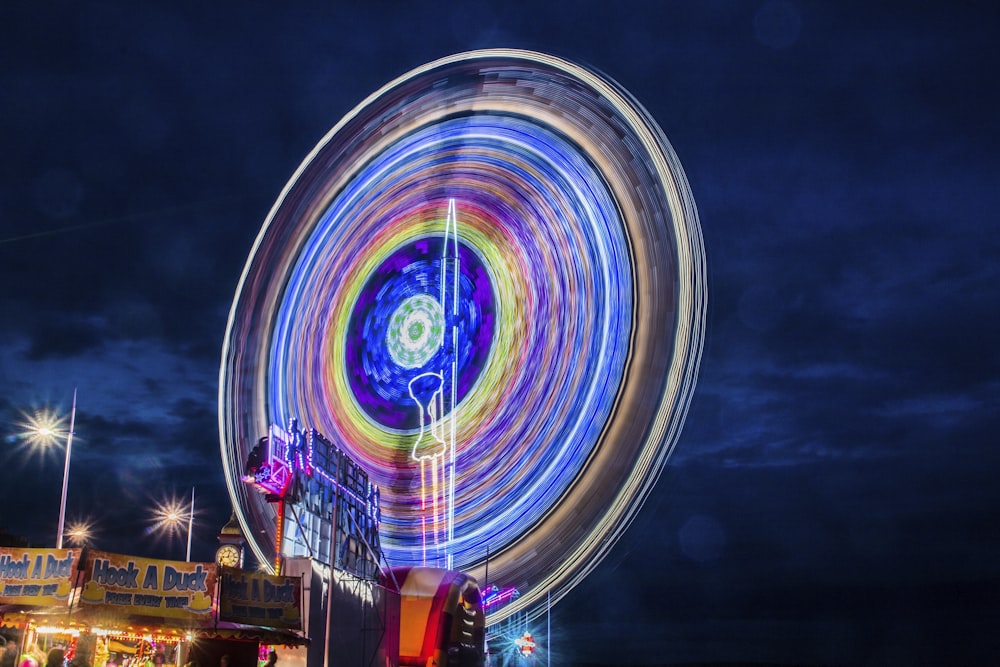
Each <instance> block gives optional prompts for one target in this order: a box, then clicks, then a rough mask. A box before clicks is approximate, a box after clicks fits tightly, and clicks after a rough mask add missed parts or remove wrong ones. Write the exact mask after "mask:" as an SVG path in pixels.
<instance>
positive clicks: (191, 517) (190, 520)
mask: <svg viewBox="0 0 1000 667" xmlns="http://www.w3.org/2000/svg"><path fill="white" fill-rule="evenodd" d="M192 525H194V487H193V486H192V487H191V511H190V512H188V548H187V558H186V560H187V562H188V563H190V562H191V526H192Z"/></svg>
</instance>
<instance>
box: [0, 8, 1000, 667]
mask: <svg viewBox="0 0 1000 667" xmlns="http://www.w3.org/2000/svg"><path fill="white" fill-rule="evenodd" d="M247 4H248V3H229V2H223V3H206V5H207V6H201V3H169V4H161V5H159V6H148V7H142V8H138V7H137V6H136V3H124V2H123V3H118V4H115V3H108V4H97V3H79V4H72V3H65V4H58V3H57V4H55V5H53V4H52V3H31V2H8V3H4V4H3V6H2V7H0V102H2V103H0V170H2V171H0V262H2V267H3V268H2V269H0V276H2V285H3V288H2V289H0V313H3V316H2V317H0V425H2V427H3V429H4V430H3V436H4V438H3V439H2V440H0V443H2V449H0V465H2V468H3V470H4V471H5V475H4V482H3V484H2V486H0V503H2V507H3V509H2V511H0V529H6V530H7V531H9V532H13V533H17V534H22V535H27V536H29V537H31V538H32V539H34V540H36V541H38V542H39V543H42V544H47V543H49V542H51V541H53V540H54V532H55V524H56V520H57V517H58V503H59V489H60V483H61V474H62V467H61V465H62V464H61V459H59V458H58V455H57V456H56V457H55V458H50V459H49V460H48V461H47V462H43V461H42V460H40V459H39V458H37V457H28V456H26V455H25V453H24V451H23V449H20V448H18V447H17V446H16V444H17V441H16V439H15V438H13V437H11V436H12V434H13V433H15V432H16V431H17V425H16V424H17V422H18V421H19V420H20V412H21V411H24V410H30V409H32V408H34V407H38V406H41V405H43V404H49V405H52V406H54V407H58V408H61V409H62V410H64V411H68V409H69V403H70V400H71V397H72V392H73V388H74V387H79V392H80V398H79V407H78V415H77V428H76V431H77V434H78V437H77V440H76V441H75V442H74V452H73V468H72V473H71V478H70V494H69V496H70V511H69V516H70V517H71V518H73V517H77V516H79V517H83V516H88V517H93V518H96V519H98V520H99V521H100V522H101V526H102V530H101V533H100V535H99V537H98V545H99V546H101V547H102V548H107V549H110V550H118V551H122V552H126V553H134V554H138V555H143V554H159V555H164V552H166V554H167V555H173V556H174V557H180V556H182V554H183V545H182V540H180V539H175V540H174V541H173V543H170V544H168V543H166V542H164V541H163V540H160V541H157V540H155V539H154V536H151V535H147V534H146V533H145V530H144V529H145V527H146V526H147V525H148V524H149V520H148V514H149V511H150V509H151V507H152V504H153V503H154V502H156V501H158V500H162V499H163V498H164V497H166V496H169V495H171V494H175V495H177V496H183V495H184V494H186V493H189V492H190V487H191V486H192V485H194V486H196V487H197V488H198V495H199V508H200V509H199V520H198V523H197V524H196V529H195V543H194V557H195V558H196V559H209V558H211V556H212V551H213V548H214V544H215V534H216V532H217V530H218V528H219V527H221V525H222V524H223V523H225V521H226V520H227V519H228V516H229V509H228V498H227V496H226V493H225V490H224V486H223V478H222V470H221V460H220V456H219V451H218V429H217V414H216V412H217V408H216V403H217V399H216V395H217V390H218V379H217V377H218V365H219V356H220V350H221V344H222V338H223V334H224V332H225V323H226V315H227V313H228V309H229V306H230V304H231V301H232V298H233V295H234V293H235V288H236V283H237V280H238V279H239V275H240V272H241V270H242V267H243V263H244V261H245V259H246V257H247V255H248V253H249V251H250V247H251V244H252V242H253V239H254V237H255V236H256V234H257V232H258V230H259V228H260V225H261V223H262V222H263V220H264V218H265V216H266V215H267V212H268V210H269V208H270V206H271V204H272V203H273V201H274V199H275V198H276V197H277V195H278V193H279V192H280V190H281V188H282V187H283V186H284V184H285V183H286V181H287V180H288V178H289V177H290V175H291V173H292V172H293V170H294V169H295V167H296V166H297V165H298V163H299V162H300V161H301V160H302V159H303V158H304V157H305V155H306V154H307V153H308V152H309V150H310V149H311V148H312V147H313V146H314V145H315V143H316V142H317V141H318V140H319V139H320V138H321V137H322V136H323V135H324V134H325V133H326V132H327V131H328V130H329V128H330V127H332V126H333V125H334V124H335V123H336V122H337V121H338V120H339V119H340V118H341V117H342V116H343V114H344V113H346V112H347V111H349V110H350V109H351V108H353V107H354V106H355V105H356V104H358V103H359V102H361V101H362V100H363V99H364V98H365V97H366V96H367V95H368V94H369V93H371V92H373V91H374V90H375V89H377V88H378V87H380V86H381V85H383V84H384V83H386V82H387V81H389V80H390V79H391V78H393V77H396V76H398V75H400V74H402V73H404V72H406V71H408V70H410V69H412V68H414V67H416V66H418V65H421V64H423V63H425V62H427V61H430V60H432V59H434V58H437V57H440V56H444V55H448V54H451V53H455V52H459V51H464V50H468V49H472V48H482V47H496V46H512V47H519V48H529V49H537V50H542V51H548V52H552V53H555V54H557V55H561V56H564V57H568V58H570V59H574V60H577V61H579V62H582V63H584V64H589V65H591V66H594V67H596V68H597V69H599V70H601V71H603V72H605V73H606V74H607V75H609V76H611V77H613V78H614V79H616V80H617V81H618V82H620V83H621V84H622V85H623V86H625V87H626V88H627V89H628V90H630V91H631V92H632V93H633V94H634V95H635V96H636V97H637V98H638V99H639V101H640V102H641V103H642V104H644V105H645V106H646V107H647V108H648V109H649V111H650V112H651V113H652V114H653V116H654V117H656V118H657V119H658V121H659V123H660V124H661V126H662V127H663V129H664V131H665V132H666V134H667V136H668V138H669V139H670V141H671V143H672V145H673V147H674V149H675V150H676V152H677V153H678V155H679V157H680V159H681V162H682V163H683V165H684V167H685V169H686V171H687V174H688V178H689V180H690V183H691V187H692V189H693V191H694V195H695V199H696V201H697V203H698V206H699V210H700V215H701V221H702V227H703V231H704V236H705V245H706V251H707V255H708V268H709V274H708V277H709V289H710V293H709V300H710V311H709V316H708V337H707V342H706V347H705V353H704V357H703V360H702V366H701V376H700V381H699V384H698V389H697V391H696V394H695V397H694V401H693V404H692V407H691V411H690V414H689V417H688V421H687V425H686V428H685V431H684V433H683V435H682V437H681V439H680V442H679V444H678V447H677V449H676V450H675V454H674V455H673V457H672V458H671V459H670V461H669V462H668V464H667V466H666V468H665V470H664V472H663V474H662V476H661V478H660V482H659V484H658V486H657V488H656V490H655V491H654V493H653V495H652V497H651V498H650V500H649V502H648V503H647V504H646V506H645V507H644V509H643V511H642V512H641V513H640V515H639V517H638V519H637V520H636V521H635V523H634V524H633V525H632V527H631V528H630V529H629V530H628V532H627V534H626V535H625V537H624V538H623V540H622V541H621V542H620V543H619V544H618V545H617V547H616V548H615V549H614V550H613V551H612V552H611V555H610V556H609V557H608V559H607V560H606V561H605V562H604V563H603V564H601V565H600V566H599V567H598V568H597V570H596V571H595V572H594V573H593V574H592V575H591V576H590V577H589V578H588V579H587V580H586V582H585V583H584V584H583V585H581V586H580V587H579V588H577V589H576V590H575V591H573V593H571V594H570V596H569V597H568V598H567V599H566V600H565V601H563V602H562V603H561V604H560V605H558V606H557V607H556V608H555V609H554V610H553V615H552V624H553V636H552V638H551V642H552V651H553V664H579V663H581V662H584V661H588V660H589V661H596V662H605V663H609V664H611V663H621V664H643V663H648V664H659V663H670V662H685V661H726V660H728V661H760V662H771V663H785V664H787V663H797V664H873V665H884V664H899V665H908V664H990V663H994V662H995V661H996V660H997V655H1000V639H997V638H996V635H997V633H996V628H997V627H998V625H1000V530H998V527H1000V485H998V484H997V483H996V479H997V476H998V472H1000V448H998V447H997V443H998V436H997V434H998V433H1000V410H998V408H997V398H996V397H997V395H998V393H1000V352H998V350H1000V347H998V345H997V341H998V340H1000V307H998V304H1000V233H997V231H996V228H997V213H996V211H997V210H998V205H1000V194H998V192H1000V187H998V183H1000V161H998V158H997V156H998V155H1000V141H998V138H1000V133H998V132H997V131H996V130H995V126H994V124H995V119H996V118H997V117H998V111H1000V110H998V104H997V97H998V89H997V86H996V72H997V71H998V70H1000V67H998V65H1000V62H998V60H1000V58H998V56H997V49H996V47H995V44H994V41H995V40H994V34H995V31H996V26H997V25H998V21H997V18H998V16H997V10H996V9H995V7H994V6H993V5H992V4H991V3H985V2H984V3H977V2H965V3H914V2H910V3H823V4H819V3H804V2H792V1H790V0H788V1H786V0H771V1H766V0H763V1H759V2H749V1H748V2H717V1H716V2H697V3H695V2H691V3H674V2H652V1H650V2H631V1H629V2H612V3H596V2H595V3H586V2H583V3H581V2H574V3H570V2H557V1H549V2H544V3H541V2H539V3H516V2H513V3H512V2H503V3H500V2H497V3H478V2H461V3H426V4H419V3H413V4H409V3H407V6H406V7H398V6H397V3H377V2H371V3H365V4H364V8H363V9H351V8H348V7H345V6H344V5H346V4H347V3H310V4H308V5H307V6H305V7H298V8H295V9H287V10H278V9H272V10H264V9H262V8H261V6H247ZM399 4H404V3H399Z"/></svg>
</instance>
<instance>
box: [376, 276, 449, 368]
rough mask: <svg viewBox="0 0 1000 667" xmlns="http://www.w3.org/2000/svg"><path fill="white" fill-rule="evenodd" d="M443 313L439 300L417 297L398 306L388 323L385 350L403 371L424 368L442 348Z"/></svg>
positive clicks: (420, 295)
mask: <svg viewBox="0 0 1000 667" xmlns="http://www.w3.org/2000/svg"><path fill="white" fill-rule="evenodd" d="M444 324H445V323H444V311H443V310H442V308H441V304H440V303H438V302H437V299H435V298H434V297H432V296H430V295H427V294H417V295H415V296H411V297H410V298H408V299H406V300H405V301H403V303H401V304H399V307H398V308H396V311H395V312H394V313H393V314H392V317H391V319H390V321H389V328H388V330H387V331H386V334H385V337H386V347H387V348H388V350H389V355H390V356H391V357H392V360H393V361H395V362H396V363H397V364H399V365H400V366H402V367H403V368H420V367H421V366H424V365H425V364H426V363H427V362H428V361H430V360H431V358H432V357H433V356H434V354H435V353H436V352H437V351H438V350H439V349H440V348H441V342H442V340H443V334H444Z"/></svg>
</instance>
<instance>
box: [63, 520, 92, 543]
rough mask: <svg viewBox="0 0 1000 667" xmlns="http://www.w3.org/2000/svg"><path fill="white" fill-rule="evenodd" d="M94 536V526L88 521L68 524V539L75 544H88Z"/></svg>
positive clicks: (66, 535)
mask: <svg viewBox="0 0 1000 667" xmlns="http://www.w3.org/2000/svg"><path fill="white" fill-rule="evenodd" d="M93 536H94V530H93V526H92V525H91V524H90V523H89V522H87V521H76V522H74V523H71V524H70V525H68V526H66V533H65V537H66V541H67V542H69V543H70V544H73V545H74V546H78V547H82V546H86V545H87V543H88V542H90V539H91V538H92V537H93Z"/></svg>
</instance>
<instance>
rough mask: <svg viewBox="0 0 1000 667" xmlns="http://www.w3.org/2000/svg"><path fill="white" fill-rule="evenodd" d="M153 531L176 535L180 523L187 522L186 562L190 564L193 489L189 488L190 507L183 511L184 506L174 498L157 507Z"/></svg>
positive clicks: (154, 513) (154, 514)
mask: <svg viewBox="0 0 1000 667" xmlns="http://www.w3.org/2000/svg"><path fill="white" fill-rule="evenodd" d="M153 519H154V521H153V530H156V531H165V532H167V533H168V534H170V535H176V534H177V532H179V531H180V530H181V528H180V527H181V525H182V523H181V522H182V521H184V520H185V519H186V520H187V555H186V558H187V562H189V563H190V562H191V533H192V527H193V526H194V487H193V486H192V487H191V506H190V507H189V508H188V511H187V512H185V511H184V506H183V505H181V504H180V503H179V502H177V500H176V498H175V499H172V500H170V501H168V502H166V503H163V504H160V505H157V507H156V509H155V511H154V512H153Z"/></svg>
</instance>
